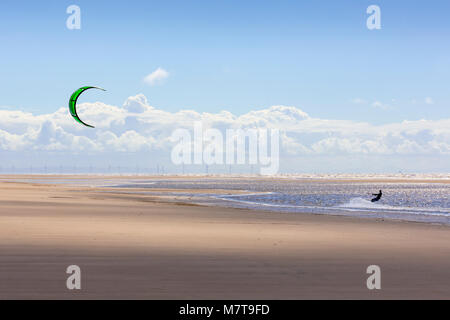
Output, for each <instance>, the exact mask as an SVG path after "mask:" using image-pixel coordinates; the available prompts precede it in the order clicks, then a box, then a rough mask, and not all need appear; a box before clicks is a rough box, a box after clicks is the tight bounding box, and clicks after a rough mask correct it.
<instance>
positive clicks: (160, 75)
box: [144, 68, 169, 86]
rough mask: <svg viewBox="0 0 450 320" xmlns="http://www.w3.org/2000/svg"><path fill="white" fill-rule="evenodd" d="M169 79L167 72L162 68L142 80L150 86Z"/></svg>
mask: <svg viewBox="0 0 450 320" xmlns="http://www.w3.org/2000/svg"><path fill="white" fill-rule="evenodd" d="M168 77H169V72H167V71H166V70H164V69H162V68H158V69H156V70H155V71H153V72H152V73H150V74H149V75H147V76H146V77H145V78H144V82H145V83H146V84H148V85H150V86H154V85H155V84H157V83H161V82H162V81H163V80H165V79H167V78H168Z"/></svg>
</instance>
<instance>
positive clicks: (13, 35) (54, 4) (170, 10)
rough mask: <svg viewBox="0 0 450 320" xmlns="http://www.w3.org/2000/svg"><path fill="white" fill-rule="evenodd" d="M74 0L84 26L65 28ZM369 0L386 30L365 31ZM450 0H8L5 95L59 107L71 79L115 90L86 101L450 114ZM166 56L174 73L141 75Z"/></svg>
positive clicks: (317, 112) (0, 9) (30, 106)
mask: <svg viewBox="0 0 450 320" xmlns="http://www.w3.org/2000/svg"><path fill="white" fill-rule="evenodd" d="M71 4H76V5H78V6H80V8H81V18H82V21H81V23H82V25H81V27H82V28H81V30H68V29H67V28H66V19H67V17H68V14H67V13H66V8H67V7H68V6H69V5H71ZM370 4H377V5H379V6H380V8H381V23H382V29H381V30H372V31H371V30H368V29H367V28H366V19H367V16H368V15H367V14H366V8H367V7H368V5H370ZM449 9H450V3H449V2H448V1H399V0H397V1H347V0H345V1H298V0H297V1H270V2H267V1H230V0H228V1H125V2H112V1H39V2H37V1H17V0H16V1H9V0H6V1H5V0H3V1H1V3H0V30H1V33H0V41H1V43H2V50H1V53H0V55H1V59H0V70H1V73H0V86H1V88H2V90H1V91H2V94H1V96H0V106H4V107H9V108H17V109H20V110H24V111H31V112H33V113H34V114H43V113H49V112H53V111H55V110H56V109H57V108H60V107H62V106H66V104H67V100H68V96H69V95H70V93H71V92H72V91H73V90H74V89H76V88H78V87H80V86H82V85H98V86H101V87H104V88H106V89H107V90H108V91H107V92H106V93H95V92H92V93H89V95H86V97H83V98H82V99H84V101H96V100H101V101H103V102H105V103H108V104H111V105H119V106H120V105H121V104H122V103H123V102H124V101H125V100H126V99H127V98H128V97H129V96H133V95H136V94H138V93H143V94H145V95H146V96H147V98H148V99H149V103H150V104H151V105H153V106H156V107H158V108H160V109H163V110H166V111H170V112H174V111H177V110H180V109H194V110H196V111H199V112H219V111H220V110H229V111H231V112H233V113H235V114H243V113H246V112H248V111H250V110H255V109H261V108H267V107H269V106H271V105H289V106H296V107H298V108H301V109H302V110H303V111H305V112H307V113H308V114H309V115H310V116H312V117H319V118H326V119H346V120H356V121H366V122H370V123H374V124H382V123H388V122H394V121H402V120H418V119H422V118H425V119H431V120H435V119H443V118H448V117H449V116H450V111H449V110H450V109H449V108H448V105H449V103H450V94H449V92H450V91H449V90H448V78H449V74H450V55H449V52H450V50H449V49H450V41H449V35H450V21H449V20H448V12H449ZM158 67H161V68H163V69H165V70H167V71H168V72H169V74H170V75H169V77H168V79H166V80H165V81H164V82H163V83H161V84H158V85H155V86H149V85H147V84H146V83H144V81H143V78H144V77H145V76H146V75H148V74H149V73H151V72H152V71H154V70H155V69H157V68H158ZM426 98H429V99H428V102H430V103H429V104H427V103H426V102H425V101H426ZM355 99H359V100H355ZM357 101H359V102H360V103H355V102H357ZM362 102H364V103H362ZM376 102H379V104H377V105H378V107H377V105H375V106H374V105H373V104H374V103H376ZM380 105H381V106H383V107H381V108H380Z"/></svg>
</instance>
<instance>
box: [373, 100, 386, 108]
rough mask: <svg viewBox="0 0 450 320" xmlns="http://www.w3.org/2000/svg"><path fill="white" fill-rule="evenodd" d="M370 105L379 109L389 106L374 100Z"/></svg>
mask: <svg viewBox="0 0 450 320" xmlns="http://www.w3.org/2000/svg"><path fill="white" fill-rule="evenodd" d="M372 107H374V108H380V109H387V108H389V106H388V105H387V104H384V103H382V102H380V101H375V102H373V103H372Z"/></svg>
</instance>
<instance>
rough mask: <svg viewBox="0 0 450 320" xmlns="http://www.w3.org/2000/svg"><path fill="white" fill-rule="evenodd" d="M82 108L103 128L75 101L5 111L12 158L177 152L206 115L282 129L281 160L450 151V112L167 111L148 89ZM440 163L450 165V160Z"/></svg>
mask: <svg viewBox="0 0 450 320" xmlns="http://www.w3.org/2000/svg"><path fill="white" fill-rule="evenodd" d="M78 112H79V115H80V117H81V118H82V119H86V120H89V123H92V124H93V125H95V127H96V129H90V128H85V127H83V126H80V125H78V124H77V123H76V122H75V121H74V120H73V119H72V117H71V116H70V115H69V111H68V110H67V108H60V109H58V110H57V111H55V112H54V113H50V114H43V115H33V114H31V113H27V112H23V111H14V110H0V152H1V153H2V154H3V155H4V157H5V156H6V155H8V157H7V159H8V160H9V161H14V159H15V158H17V159H19V158H20V157H21V154H23V153H27V152H28V153H30V152H39V154H41V155H45V156H46V157H48V156H49V155H57V156H58V157H59V159H63V160H64V159H67V161H68V162H70V159H71V158H72V157H73V155H80V154H88V155H92V156H95V157H96V159H98V161H106V158H111V157H117V159H118V158H120V157H121V154H127V153H133V154H138V155H139V154H146V155H148V154H151V155H152V157H153V158H155V159H156V158H158V157H159V158H161V159H164V158H166V159H170V150H171V148H172V147H173V145H174V142H173V141H172V140H171V138H170V137H171V135H172V132H173V131H174V130H176V129H179V128H186V129H188V130H192V128H193V125H194V122H196V121H202V123H203V127H204V128H217V129H220V130H226V129H238V128H242V129H248V128H268V129H270V128H272V129H279V130H280V135H281V141H280V146H281V150H280V152H281V159H280V163H281V164H283V161H284V162H285V163H286V164H292V165H294V166H295V163H296V159H298V160H299V161H300V160H304V159H307V158H308V157H321V159H323V161H325V162H324V163H326V159H328V160H329V161H334V159H344V160H343V161H344V162H345V161H346V160H345V159H354V158H355V157H360V159H367V157H374V158H373V159H380V158H379V157H385V159H388V158H389V157H392V158H395V157H396V159H399V158H398V157H401V159H404V161H409V162H410V163H409V167H411V168H414V163H415V162H417V161H416V159H417V158H421V159H423V157H429V156H431V157H433V158H438V159H443V160H444V162H443V163H448V161H447V160H448V159H449V156H450V119H442V120H434V121H432V120H418V121H403V122H398V123H391V124H384V125H372V124H369V123H365V122H356V121H347V120H331V119H319V118H314V117H311V116H310V115H308V114H307V113H305V112H303V111H302V110H301V109H299V108H296V107H292V106H272V107H269V108H266V109H262V110H256V111H251V112H248V113H246V114H243V115H234V114H232V113H230V112H228V111H221V112H219V113H206V112H205V113H199V112H196V111H193V110H180V111H178V112H166V111H163V110H160V109H157V108H155V107H153V106H151V105H150V104H149V102H148V101H147V98H146V97H145V96H144V95H142V94H139V95H136V96H132V97H129V98H128V99H127V100H126V101H125V103H124V104H123V106H122V107H119V106H112V105H106V104H104V103H101V102H96V103H84V104H80V105H79V106H78ZM121 159H122V158H121ZM108 160H110V159H108ZM123 161H124V162H126V160H123ZM361 161H362V160H361ZM323 167H326V164H324V165H323ZM311 168H314V166H311ZM440 168H441V170H442V168H444V169H446V170H448V169H450V167H449V166H448V164H446V165H444V167H442V165H441V167H440ZM318 170H320V168H319V169H318ZM430 170H432V164H431V163H430Z"/></svg>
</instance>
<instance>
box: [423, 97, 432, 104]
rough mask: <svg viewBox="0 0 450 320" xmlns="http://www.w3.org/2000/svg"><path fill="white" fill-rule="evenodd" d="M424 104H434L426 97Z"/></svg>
mask: <svg viewBox="0 0 450 320" xmlns="http://www.w3.org/2000/svg"><path fill="white" fill-rule="evenodd" d="M425 103H426V104H434V100H433V98H431V97H426V98H425Z"/></svg>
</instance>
